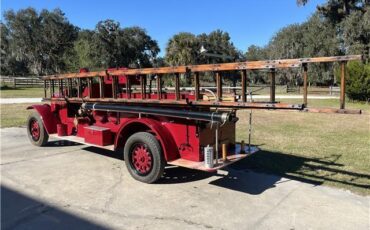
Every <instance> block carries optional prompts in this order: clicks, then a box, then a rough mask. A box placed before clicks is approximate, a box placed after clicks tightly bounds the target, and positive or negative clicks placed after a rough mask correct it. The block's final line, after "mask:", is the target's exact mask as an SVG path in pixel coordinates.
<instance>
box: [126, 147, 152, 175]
mask: <svg viewBox="0 0 370 230" xmlns="http://www.w3.org/2000/svg"><path fill="white" fill-rule="evenodd" d="M130 163H131V164H132V165H133V167H134V168H135V170H136V172H137V173H138V174H139V175H143V176H144V175H147V174H148V173H149V172H150V170H152V166H153V155H152V154H151V152H150V150H149V148H148V146H147V145H146V144H144V143H137V144H135V145H134V146H133V147H132V150H131V162H130Z"/></svg>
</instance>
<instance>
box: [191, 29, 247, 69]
mask: <svg viewBox="0 0 370 230" xmlns="http://www.w3.org/2000/svg"><path fill="white" fill-rule="evenodd" d="M197 40H198V43H199V45H200V46H203V47H204V48H205V49H206V50H207V51H208V52H210V53H212V54H219V55H225V56H230V57H232V58H231V60H230V59H225V58H215V57H209V56H203V55H198V63H199V64H204V63H222V62H227V61H237V60H240V59H242V58H243V57H242V55H241V53H240V52H239V51H238V50H237V49H236V48H235V46H234V44H233V43H232V42H231V38H230V35H229V33H227V32H224V31H222V30H215V31H212V32H211V33H209V34H205V33H203V34H200V35H198V36H197ZM199 49H200V47H199Z"/></svg>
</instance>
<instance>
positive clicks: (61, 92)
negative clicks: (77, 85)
mask: <svg viewBox="0 0 370 230" xmlns="http://www.w3.org/2000/svg"><path fill="white" fill-rule="evenodd" d="M59 94H60V95H63V96H64V90H63V80H62V79H60V80H59Z"/></svg>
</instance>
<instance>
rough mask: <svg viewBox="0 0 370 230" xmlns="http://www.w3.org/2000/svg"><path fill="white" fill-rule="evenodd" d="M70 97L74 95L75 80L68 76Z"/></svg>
mask: <svg viewBox="0 0 370 230" xmlns="http://www.w3.org/2000/svg"><path fill="white" fill-rule="evenodd" d="M68 97H73V82H72V79H70V78H68Z"/></svg>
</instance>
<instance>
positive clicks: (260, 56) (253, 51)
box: [245, 45, 267, 61]
mask: <svg viewBox="0 0 370 230" xmlns="http://www.w3.org/2000/svg"><path fill="white" fill-rule="evenodd" d="M266 51H267V50H266V48H264V47H259V46H256V45H251V46H249V47H248V50H247V52H246V53H245V57H246V59H247V61H258V60H265V59H267V52H266Z"/></svg>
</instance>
